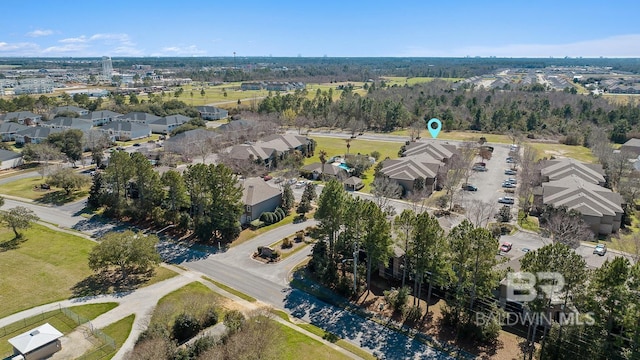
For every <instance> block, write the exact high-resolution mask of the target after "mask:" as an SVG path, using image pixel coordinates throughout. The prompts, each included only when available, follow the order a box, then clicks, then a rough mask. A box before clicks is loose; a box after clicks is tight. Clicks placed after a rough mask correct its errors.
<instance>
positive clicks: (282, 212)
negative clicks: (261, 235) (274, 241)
mask: <svg viewBox="0 0 640 360" xmlns="http://www.w3.org/2000/svg"><path fill="white" fill-rule="evenodd" d="M276 214H279V216H280V220H282V219H284V218H285V217H287V214H286V213H285V212H284V210H282V208H277V209H276ZM280 220H278V221H280Z"/></svg>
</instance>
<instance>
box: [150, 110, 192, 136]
mask: <svg viewBox="0 0 640 360" xmlns="http://www.w3.org/2000/svg"><path fill="white" fill-rule="evenodd" d="M189 120H191V118H189V117H187V116H184V115H180V114H177V115H168V116H165V117H162V118H159V119H157V120H154V121H151V122H148V123H147V124H148V125H149V126H150V127H151V132H152V133H154V134H165V135H167V134H170V133H171V132H172V131H173V130H174V129H175V128H177V127H178V126H180V125H182V124H184V123H187V122H189Z"/></svg>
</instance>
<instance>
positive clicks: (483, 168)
mask: <svg viewBox="0 0 640 360" xmlns="http://www.w3.org/2000/svg"><path fill="white" fill-rule="evenodd" d="M471 170H473V171H487V168H486V167H484V166H480V165H475V166H474V167H472V168H471Z"/></svg>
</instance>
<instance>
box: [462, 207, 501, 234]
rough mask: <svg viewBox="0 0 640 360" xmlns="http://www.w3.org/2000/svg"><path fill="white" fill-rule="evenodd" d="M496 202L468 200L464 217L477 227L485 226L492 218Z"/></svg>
mask: <svg viewBox="0 0 640 360" xmlns="http://www.w3.org/2000/svg"><path fill="white" fill-rule="evenodd" d="M495 209H496V204H495V203H493V202H488V201H477V200H469V201H467V202H466V206H465V217H466V218H467V219H468V220H469V221H470V222H471V223H472V224H473V226H475V227H477V228H483V227H486V226H487V224H488V223H489V221H491V219H492V218H493V213H494V212H495Z"/></svg>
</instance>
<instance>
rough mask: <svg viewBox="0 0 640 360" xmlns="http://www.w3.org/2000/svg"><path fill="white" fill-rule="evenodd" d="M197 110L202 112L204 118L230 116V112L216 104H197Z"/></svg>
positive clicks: (213, 118)
mask: <svg viewBox="0 0 640 360" xmlns="http://www.w3.org/2000/svg"><path fill="white" fill-rule="evenodd" d="M196 110H198V112H199V113H200V117H202V119H204V120H220V119H225V118H226V117H227V116H229V112H228V111H227V110H225V109H220V108H217V107H215V106H196Z"/></svg>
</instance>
